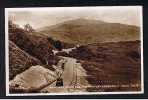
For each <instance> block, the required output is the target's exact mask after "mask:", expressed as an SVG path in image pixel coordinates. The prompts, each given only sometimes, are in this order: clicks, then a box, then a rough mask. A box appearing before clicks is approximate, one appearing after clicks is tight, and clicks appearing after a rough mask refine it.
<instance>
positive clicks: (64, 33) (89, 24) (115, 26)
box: [38, 18, 140, 44]
mask: <svg viewBox="0 0 148 100" xmlns="http://www.w3.org/2000/svg"><path fill="white" fill-rule="evenodd" d="M38 31H39V32H40V33H42V34H44V35H47V36H50V37H52V38H54V39H57V40H61V41H63V42H66V43H72V44H89V43H96V42H113V41H133V40H139V34H140V29H139V27H137V26H132V25H124V24H120V23H107V22H103V21H99V20H88V19H81V18H80V19H75V20H69V21H65V22H63V23H60V24H56V25H53V26H49V27H44V28H41V29H39V30H38Z"/></svg>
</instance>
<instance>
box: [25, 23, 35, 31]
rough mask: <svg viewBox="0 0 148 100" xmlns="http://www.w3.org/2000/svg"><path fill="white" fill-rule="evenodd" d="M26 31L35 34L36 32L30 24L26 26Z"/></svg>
mask: <svg viewBox="0 0 148 100" xmlns="http://www.w3.org/2000/svg"><path fill="white" fill-rule="evenodd" d="M24 30H25V31H27V32H33V31H34V29H33V28H32V26H31V25H30V24H25V25H24Z"/></svg>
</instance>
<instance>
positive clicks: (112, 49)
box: [57, 41, 141, 91]
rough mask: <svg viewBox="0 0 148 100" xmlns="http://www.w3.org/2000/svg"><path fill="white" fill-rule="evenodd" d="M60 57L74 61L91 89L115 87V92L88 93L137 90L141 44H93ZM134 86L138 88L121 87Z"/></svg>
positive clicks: (139, 74) (89, 89) (108, 89)
mask: <svg viewBox="0 0 148 100" xmlns="http://www.w3.org/2000/svg"><path fill="white" fill-rule="evenodd" d="M57 55H60V56H69V57H72V58H76V59H78V60H79V62H80V63H81V64H82V66H83V68H84V69H85V70H86V71H87V77H86V79H87V80H88V82H89V83H90V84H92V85H93V86H98V85H102V84H103V85H117V87H116V88H107V89H106V88H93V87H92V88H88V91H96V90H97V91H98V90H100V91H119V90H120V91H126V90H136V91H137V90H140V79H141V58H140V57H141V55H140V41H126V42H109V43H96V44H91V45H85V46H80V47H78V48H77V49H74V50H72V52H70V53H69V54H65V53H59V54H57ZM123 84H124V85H129V84H137V87H130V86H129V87H125V88H124V87H121V85H123Z"/></svg>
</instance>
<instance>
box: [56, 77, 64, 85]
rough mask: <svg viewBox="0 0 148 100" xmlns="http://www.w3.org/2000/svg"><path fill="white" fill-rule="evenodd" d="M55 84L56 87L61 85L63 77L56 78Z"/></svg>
mask: <svg viewBox="0 0 148 100" xmlns="http://www.w3.org/2000/svg"><path fill="white" fill-rule="evenodd" d="M56 86H58V87H60V86H63V79H62V78H58V79H57V81H56Z"/></svg>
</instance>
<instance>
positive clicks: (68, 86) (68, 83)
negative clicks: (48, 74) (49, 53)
mask: <svg viewBox="0 0 148 100" xmlns="http://www.w3.org/2000/svg"><path fill="white" fill-rule="evenodd" d="M62 58H63V59H64V60H66V62H65V64H64V70H63V74H62V76H61V77H62V79H63V86H61V87H56V85H55V84H56V82H54V83H53V84H51V85H49V86H48V87H46V88H44V89H43V91H48V92H51V93H54V92H77V91H79V92H82V91H86V86H89V83H88V82H87V80H86V79H85V76H86V72H85V70H84V69H83V68H82V66H81V64H80V63H77V60H76V59H74V58H70V57H62Z"/></svg>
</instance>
